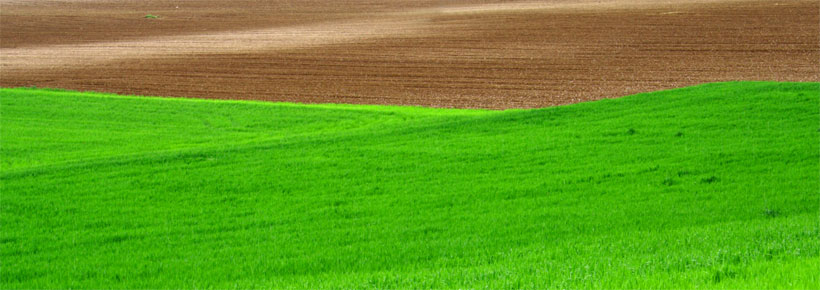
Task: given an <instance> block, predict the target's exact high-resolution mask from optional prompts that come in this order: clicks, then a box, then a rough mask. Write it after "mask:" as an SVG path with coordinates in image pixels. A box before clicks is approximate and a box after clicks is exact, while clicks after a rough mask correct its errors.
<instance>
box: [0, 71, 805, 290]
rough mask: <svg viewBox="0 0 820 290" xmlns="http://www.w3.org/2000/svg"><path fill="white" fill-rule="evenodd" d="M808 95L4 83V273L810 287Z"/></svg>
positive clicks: (364, 284) (778, 87)
mask: <svg viewBox="0 0 820 290" xmlns="http://www.w3.org/2000/svg"><path fill="white" fill-rule="evenodd" d="M819 95H820V84H818V83H776V82H731V83H717V84H707V85H701V86H696V87H690V88H683V89H677V90H670V91H662V92H655V93H647V94H640V95H634V96H628V97H624V98H620V99H612V100H603V101H596V102H590V103H581V104H575V105H569V106H562V107H552V108H545V109H536V110H509V111H482V110H448V109H430V108H414V107H386V106H355V105H298V104H279V103H262V102H240V101H208V100H192V99H167V98H146V97H127V96H114V95H105V94H93V93H79V92H67V91H58V90H42V89H2V90H0V153H1V154H2V155H1V156H0V157H1V158H0V159H2V160H1V162H0V165H1V166H2V169H0V181H2V188H1V190H2V194H1V195H0V210H1V211H0V226H2V231H0V245H1V246H2V248H0V253H1V254H2V261H1V263H2V264H1V265H2V267H1V268H0V282H1V284H0V287H2V288H299V289H316V288H353V289H361V288H381V289H384V288H388V289H389V288H412V289H421V288H491V289H501V288H571V289H577V288H629V289H634V288H731V289H738V288H755V289H759V288H788V289H794V288H796V289H801V288H802V289H817V288H818V287H820V275H817V273H818V269H820V132H818V128H820V96H819Z"/></svg>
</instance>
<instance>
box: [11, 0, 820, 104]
mask: <svg viewBox="0 0 820 290" xmlns="http://www.w3.org/2000/svg"><path fill="white" fill-rule="evenodd" d="M0 5H2V7H0V52H1V54H0V61H2V62H0V68H2V75H0V86H3V87H12V86H38V87H55V88H66V89H75V90H90V91H99V92H114V93H124V94H138V95H159V96H178V97H201V98H228V99H257V100H270V101H294V102H308V103H314V102H322V103H324V102H335V103H363V104H395V105H398V104H400V105H424V106H436V107H460V108H493V109H503V108H532V107H543V106H551V105H559V104H568V103H575V102H580V101H587V100H595V99H601V98H611V97H619V96H623V95H628V94H633V93H638V92H644V91H653V90H659V89H667V88H675V87H681V86H687V85H693V84H698V83H704V82H714V81H727V80H778V81H820V76H818V75H820V47H818V45H820V2H818V1H815V0H806V1H804V0H789V1H786V0H784V1H758V0H746V1H744V0H684V1H651V0H632V1H627V0H595V1H593V0H547V1H541V2H520V3H518V2H516V3H510V2H509V1H478V0H475V1H470V0H457V1H433V0H423V1H418V0H402V1H392V0H382V1H375V0H371V1H365V0H345V1H330V0H312V1H295V0H292V1H264V0H241V1H216V0H197V1H182V0H180V1H158V0H151V1H105V0H81V1H67V0H65V1H55V0H51V1H14V0H0ZM146 14H153V15H158V16H160V18H159V19H147V18H144V16H145V15H146Z"/></svg>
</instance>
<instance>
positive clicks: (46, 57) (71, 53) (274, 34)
mask: <svg viewBox="0 0 820 290" xmlns="http://www.w3.org/2000/svg"><path fill="white" fill-rule="evenodd" d="M422 27H423V21H419V20H416V19H401V18H395V17H394V18H387V19H369V20H357V21H353V20H351V21H344V22H337V23H326V24H316V25H309V26H299V27H277V28H271V29H259V30H247V31H232V32H222V33H206V34H197V35H180V36H165V37H160V38H148V39H144V40H134V41H117V42H96V43H87V44H73V45H53V46H46V47H37V48H3V49H0V69H2V70H3V72H4V73H9V74H13V73H15V72H17V71H20V70H30V69H65V68H71V67H76V66H84V65H90V64H98V63H105V62H111V61H117V60H125V59H143V60H144V59H149V58H157V57H185V56H188V55H195V54H209V53H241V52H252V51H255V50H261V49H266V50H281V49H293V48H310V47H316V46H321V45H328V44H334V43H344V42H355V41H358V40H362V39H369V38H378V37H386V36H400V35H403V34H410V33H413V32H416V31H419V30H420V29H421V28H422Z"/></svg>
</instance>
